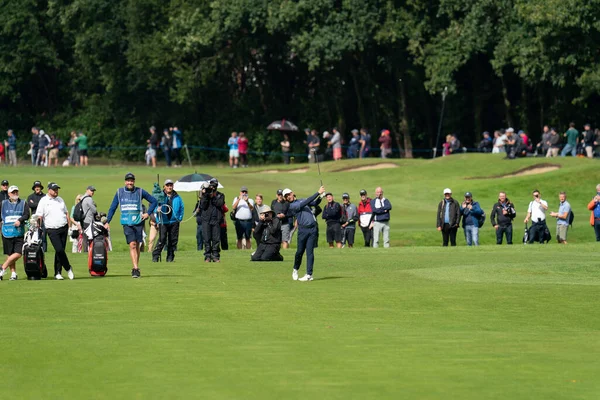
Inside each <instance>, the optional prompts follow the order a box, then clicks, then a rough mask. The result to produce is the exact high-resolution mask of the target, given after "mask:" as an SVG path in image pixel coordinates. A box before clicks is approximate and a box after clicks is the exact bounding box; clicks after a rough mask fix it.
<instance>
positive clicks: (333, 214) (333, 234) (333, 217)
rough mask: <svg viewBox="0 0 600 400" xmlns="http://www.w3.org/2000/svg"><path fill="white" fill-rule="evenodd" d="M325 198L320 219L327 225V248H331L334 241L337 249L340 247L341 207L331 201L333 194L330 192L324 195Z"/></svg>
mask: <svg viewBox="0 0 600 400" xmlns="http://www.w3.org/2000/svg"><path fill="white" fill-rule="evenodd" d="M325 197H326V198H327V204H326V205H325V207H324V208H323V215H322V216H321V218H323V219H324V220H325V222H326V223H327V231H326V236H327V243H329V248H330V249H332V248H333V242H334V241H335V243H336V245H337V247H338V248H341V247H342V226H341V224H340V219H341V218H342V207H341V206H340V203H338V202H336V201H334V200H333V194H331V192H327V193H325Z"/></svg>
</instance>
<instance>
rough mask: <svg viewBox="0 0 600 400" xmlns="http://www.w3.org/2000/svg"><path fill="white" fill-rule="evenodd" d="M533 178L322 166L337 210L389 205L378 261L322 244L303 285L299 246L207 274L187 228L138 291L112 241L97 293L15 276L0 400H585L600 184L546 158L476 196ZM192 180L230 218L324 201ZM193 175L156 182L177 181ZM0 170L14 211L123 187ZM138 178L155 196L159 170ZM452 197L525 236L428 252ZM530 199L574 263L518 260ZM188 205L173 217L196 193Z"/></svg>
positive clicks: (483, 159)
mask: <svg viewBox="0 0 600 400" xmlns="http://www.w3.org/2000/svg"><path fill="white" fill-rule="evenodd" d="M544 161H546V160H534V159H527V160H515V161H505V160H502V159H501V158H499V157H492V156H477V155H476V156H460V157H455V158H453V157H447V158H445V159H439V160H436V161H431V160H414V161H407V160H401V161H395V163H397V164H398V165H399V168H395V169H381V170H374V171H362V172H348V171H347V170H348V169H349V168H351V166H353V165H354V164H352V163H350V162H348V161H344V162H342V163H340V164H334V163H324V164H323V165H322V166H321V168H322V172H323V176H322V178H323V181H324V183H325V185H326V186H327V187H328V189H331V190H333V191H334V194H335V195H336V196H337V198H338V199H340V200H341V193H342V192H343V191H348V192H350V193H351V195H352V196H353V200H355V201H356V200H358V191H359V190H360V189H361V188H363V187H364V188H366V189H368V190H369V192H370V193H373V192H374V189H375V187H376V186H377V185H381V186H383V188H384V190H385V193H386V196H387V197H388V198H390V200H391V202H392V204H393V207H394V208H393V210H392V220H393V223H392V247H391V248H389V249H383V248H380V249H368V248H363V247H362V246H360V239H361V238H362V235H361V234H360V233H359V234H357V242H358V243H359V246H358V247H356V248H353V249H349V248H344V249H329V248H327V247H326V244H325V243H324V233H323V232H321V237H320V239H321V240H320V247H319V248H318V249H317V250H316V264H315V277H316V279H315V281H313V282H307V283H301V282H294V281H292V279H291V268H292V258H293V254H294V252H295V249H294V248H292V249H289V250H287V251H283V255H284V257H285V259H286V260H285V261H284V262H281V263H262V264H257V263H251V262H249V261H248V260H249V252H243V251H238V250H229V251H227V252H223V253H222V262H221V263H220V264H215V263H211V264H205V263H204V262H202V257H201V255H200V253H198V252H196V251H195V238H194V235H195V223H194V221H193V220H192V221H189V222H186V223H184V224H183V227H182V237H181V239H180V247H179V248H180V251H179V252H178V253H177V256H176V262H175V263H173V264H166V263H161V264H153V263H151V262H150V256H149V255H148V254H147V253H144V254H142V261H141V264H140V265H141V270H142V278H141V279H139V280H134V279H132V278H131V276H130V269H131V262H130V260H129V255H128V254H127V253H126V252H125V248H126V246H125V242H124V239H123V235H122V231H121V229H120V228H119V227H118V225H116V224H114V223H113V227H112V230H113V243H114V244H115V245H116V246H115V247H116V250H115V251H114V252H112V253H110V254H109V274H108V276H107V277H105V278H91V277H89V276H88V275H87V270H86V267H85V266H86V258H85V256H84V255H82V254H75V255H72V254H70V253H69V257H70V258H71V260H72V263H73V264H74V265H75V272H76V279H75V280H74V281H69V280H66V281H61V282H59V281H54V280H50V279H48V280H45V281H40V282H31V281H27V280H25V279H24V278H25V275H24V272H23V267H22V263H20V264H19V269H18V271H19V274H20V279H19V280H18V281H13V282H9V281H7V280H4V281H2V282H0V298H2V299H3V307H2V312H1V314H0V316H1V317H0V335H1V337H2V338H3V339H4V341H3V346H2V348H1V350H0V367H1V369H2V371H3V372H4V379H3V385H2V388H1V389H0V398H2V399H190V398H194V399H349V398H351V399H362V398H369V399H380V398H386V399H403V398H404V399H568V400H571V399H598V398H600V379H599V378H598V376H599V375H600V361H599V359H600V312H599V311H598V310H599V308H600V300H599V299H600V295H599V293H600V266H599V264H600V263H599V261H598V260H597V258H596V255H597V253H598V246H599V245H600V244H597V243H596V242H595V238H594V234H593V230H592V229H591V228H590V226H589V224H588V223H587V221H588V218H589V213H588V212H587V210H586V208H585V206H586V204H587V202H588V201H589V200H590V198H591V197H592V196H593V195H594V192H595V185H596V184H597V183H598V182H600V178H598V175H597V174H596V173H595V171H596V170H597V168H598V166H597V164H596V163H597V161H596V160H575V159H570V158H567V159H560V160H558V161H557V162H556V163H557V164H559V165H561V166H562V168H561V169H560V170H557V171H554V172H550V173H547V174H542V175H531V176H522V177H515V178H503V179H499V178H489V179H482V178H484V177H492V176H498V175H501V174H505V173H509V172H513V171H516V170H519V169H521V168H524V167H527V166H529V165H532V164H535V163H539V162H544ZM552 161H553V162H554V160H552ZM375 162H377V160H367V161H363V162H357V163H356V165H361V166H364V165H367V164H369V163H375ZM300 167H302V166H300ZM194 169H197V170H198V172H206V173H210V174H213V175H215V176H217V177H218V178H220V180H221V182H222V183H223V185H224V186H225V193H226V195H227V202H228V203H231V201H232V200H233V196H234V195H235V194H236V192H237V190H238V189H239V186H241V185H242V184H245V185H247V186H249V188H250V193H251V194H255V193H257V192H259V191H260V192H262V193H264V194H265V197H266V198H267V199H268V203H270V200H271V199H272V198H273V197H274V196H272V194H273V193H275V190H276V189H277V188H280V187H287V186H290V187H292V188H294V189H295V191H296V192H298V195H299V196H301V197H303V196H305V195H308V194H311V192H314V191H315V190H316V189H317V186H318V183H319V177H318V176H317V172H316V167H312V166H311V169H310V170H309V171H308V172H306V173H293V174H292V173H285V172H279V173H265V172H264V171H263V172H261V169H255V168H250V169H248V170H237V171H230V170H227V169H220V168H216V167H214V166H211V167H197V168H194ZM194 169H192V170H189V169H178V170H166V169H164V170H159V172H160V174H161V180H164V179H165V178H172V179H176V178H178V177H179V176H181V175H185V174H187V173H190V172H193V170H194ZM273 169H280V167H278V166H276V167H265V168H263V170H273ZM289 169H294V167H293V166H292V167H289ZM3 171H4V172H5V174H4V176H2V178H5V177H6V178H7V179H9V181H10V182H11V184H17V185H19V187H20V188H21V192H22V193H21V194H22V195H24V194H28V193H29V188H30V187H31V183H32V182H33V180H34V179H41V180H42V181H43V182H44V184H46V182H48V181H49V180H51V179H52V180H56V181H57V182H58V183H59V184H60V185H61V186H62V187H63V190H61V196H63V197H64V198H65V200H66V201H67V204H69V205H70V204H71V203H72V201H73V199H74V197H75V194H76V193H77V192H78V191H83V189H84V188H85V186H87V185H88V184H95V185H96V187H97V188H98V194H97V196H96V197H95V199H96V201H97V203H98V206H99V208H100V209H101V210H106V209H107V208H108V205H109V203H110V201H111V199H112V196H113V194H114V192H115V190H116V189H117V187H119V186H120V185H121V184H122V179H123V175H124V173H125V172H127V170H126V169H124V168H118V167H107V168H99V167H98V168H89V169H59V170H57V171H52V170H48V169H35V170H34V169H32V168H23V169H19V170H11V169H4V170H3ZM335 171H338V172H335ZM133 172H134V173H136V175H137V176H138V183H139V184H140V185H141V186H143V187H145V188H146V189H151V183H152V182H153V181H154V180H156V176H155V174H156V171H152V170H150V169H146V168H141V167H140V168H137V169H135V168H134V169H133ZM9 173H10V174H9ZM52 174H55V175H52ZM467 178H479V179H467ZM597 181H598V182H597ZM446 186H449V187H451V188H453V189H454V192H455V193H458V194H460V193H461V192H464V191H466V190H470V191H472V192H473V193H474V196H475V198H476V200H479V201H480V202H481V203H482V205H483V207H484V209H485V210H486V211H487V212H488V213H489V210H491V206H492V203H493V201H494V199H495V198H496V195H497V192H498V191H499V190H506V191H507V192H508V195H509V197H510V198H511V199H512V200H513V201H514V202H515V203H516V205H517V212H518V217H517V218H518V220H520V221H521V223H517V224H516V227H515V245H513V246H496V245H495V244H492V243H494V241H493V232H492V228H491V227H490V225H489V221H488V222H487V223H486V226H485V227H484V228H483V230H482V231H481V232H480V236H481V238H482V243H483V245H482V246H480V247H479V248H467V247H465V246H464V238H463V237H462V231H461V232H460V233H459V246H458V247H456V248H449V249H448V248H446V249H444V248H441V247H440V244H441V238H440V235H439V233H438V232H437V231H436V230H435V207H436V204H437V202H438V201H439V200H440V199H441V197H442V196H441V192H442V190H443V188H444V187H446ZM534 188H538V189H540V190H541V191H542V196H543V197H544V198H545V199H547V200H548V201H549V203H550V208H551V209H552V210H554V209H556V208H557V204H558V200H557V195H558V193H557V192H558V190H562V189H565V190H567V192H568V193H569V200H570V202H571V204H572V205H573V208H574V210H575V213H576V221H575V226H574V229H573V230H572V231H571V232H570V234H569V235H570V236H569V245H567V246H561V245H558V244H556V243H551V244H548V245H544V246H539V245H531V246H523V245H522V244H520V240H521V237H522V227H521V225H522V218H524V213H523V211H524V208H526V205H527V203H528V201H529V198H530V196H529V193H530V192H531V190H532V189H534ZM456 197H459V196H456ZM183 198H184V201H185V202H186V216H185V218H186V219H187V218H189V217H190V216H191V208H192V207H193V204H192V203H193V202H194V194H183ZM459 198H460V197H459ZM115 222H117V221H115ZM552 222H553V221H550V226H551V230H552V232H553V234H554V230H553V224H552ZM322 226H323V225H322ZM232 232H233V229H232V227H230V233H229V242H230V246H232V245H233V239H234V238H233V234H232ZM293 247H295V243H294V246H293ZM50 248H51V246H50ZM47 258H48V259H50V260H52V259H53V251H50V252H49V254H48V256H47ZM48 266H49V269H50V271H52V262H49V263H48ZM300 272H301V273H304V265H303V267H302V269H301V270H300Z"/></svg>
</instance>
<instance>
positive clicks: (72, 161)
mask: <svg viewBox="0 0 600 400" xmlns="http://www.w3.org/2000/svg"><path fill="white" fill-rule="evenodd" d="M76 139H77V132H75V131H72V132H71V136H70V137H69V144H68V146H69V158H68V160H69V162H68V164H69V165H79V147H77V142H76Z"/></svg>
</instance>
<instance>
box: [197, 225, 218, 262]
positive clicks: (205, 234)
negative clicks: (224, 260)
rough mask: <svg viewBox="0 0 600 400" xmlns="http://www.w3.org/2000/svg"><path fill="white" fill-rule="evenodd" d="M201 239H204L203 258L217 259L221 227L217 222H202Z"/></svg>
mask: <svg viewBox="0 0 600 400" xmlns="http://www.w3.org/2000/svg"><path fill="white" fill-rule="evenodd" d="M202 239H203V241H204V259H205V260H206V259H208V258H211V259H213V260H219V259H220V257H221V250H220V247H219V246H220V245H221V227H220V226H219V224H209V223H203V224H202Z"/></svg>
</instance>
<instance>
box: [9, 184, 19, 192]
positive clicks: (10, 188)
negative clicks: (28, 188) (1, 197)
mask: <svg viewBox="0 0 600 400" xmlns="http://www.w3.org/2000/svg"><path fill="white" fill-rule="evenodd" d="M15 190H16V191H17V192H18V191H19V188H18V187H17V186H15V185H12V186H11V187H9V188H8V193H12V192H14V191H15Z"/></svg>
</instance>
